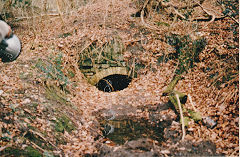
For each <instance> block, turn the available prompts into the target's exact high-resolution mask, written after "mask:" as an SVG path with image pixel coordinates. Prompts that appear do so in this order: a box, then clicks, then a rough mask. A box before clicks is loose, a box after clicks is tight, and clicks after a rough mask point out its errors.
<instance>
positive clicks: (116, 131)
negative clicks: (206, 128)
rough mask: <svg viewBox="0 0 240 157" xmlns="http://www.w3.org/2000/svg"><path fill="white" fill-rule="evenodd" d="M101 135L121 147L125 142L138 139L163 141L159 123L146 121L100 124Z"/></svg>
mask: <svg viewBox="0 0 240 157" xmlns="http://www.w3.org/2000/svg"><path fill="white" fill-rule="evenodd" d="M100 124H101V126H102V128H103V129H102V132H103V135H104V136H105V137H106V138H108V139H110V140H111V141H113V142H114V143H116V144H119V145H122V144H124V143H125V142H126V141H132V140H137V139H140V138H150V139H153V140H156V141H158V142H159V144H160V143H161V142H162V141H163V133H164V132H163V129H164V128H163V127H162V125H161V123H151V122H149V121H148V120H146V119H134V118H130V117H129V118H127V119H114V120H108V121H102V122H100Z"/></svg>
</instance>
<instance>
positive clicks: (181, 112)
mask: <svg viewBox="0 0 240 157" xmlns="http://www.w3.org/2000/svg"><path fill="white" fill-rule="evenodd" d="M176 98H177V102H178V107H179V110H180V116H181V123H182V132H183V135H182V141H184V138H185V135H186V133H185V126H184V119H183V111H182V105H181V103H180V99H179V95H178V94H176Z"/></svg>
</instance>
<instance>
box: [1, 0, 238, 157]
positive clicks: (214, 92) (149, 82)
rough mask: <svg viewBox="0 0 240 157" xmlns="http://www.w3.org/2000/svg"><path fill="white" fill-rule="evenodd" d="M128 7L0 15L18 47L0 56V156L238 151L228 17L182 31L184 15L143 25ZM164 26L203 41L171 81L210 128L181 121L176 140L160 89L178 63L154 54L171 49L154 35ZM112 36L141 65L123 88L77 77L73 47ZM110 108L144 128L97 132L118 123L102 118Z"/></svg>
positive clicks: (234, 44) (234, 57) (175, 120)
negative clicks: (11, 57) (10, 58)
mask: <svg viewBox="0 0 240 157" xmlns="http://www.w3.org/2000/svg"><path fill="white" fill-rule="evenodd" d="M207 2H208V1H207ZM207 2H206V4H205V5H207ZM138 9H139V8H138V6H137V5H136V4H135V3H134V2H132V1H130V0H129V1H128V0H126V1H114V3H112V2H108V3H107V5H106V4H105V3H104V4H103V3H102V2H95V3H92V4H87V5H86V6H83V7H82V8H80V9H79V11H78V12H77V13H72V15H64V16H63V17H62V19H61V18H60V16H56V17H55V16H54V17H51V16H48V17H42V18H34V19H27V20H22V21H20V22H19V23H17V24H16V23H11V22H9V23H10V24H11V26H12V28H13V30H14V32H15V34H17V35H18V37H19V38H20V39H21V42H22V53H21V55H20V56H19V58H18V59H17V60H16V61H14V62H12V63H0V64H1V66H0V67H1V68H0V73H1V77H0V87H1V88H0V98H1V99H0V101H1V103H0V107H1V113H0V116H1V121H0V137H1V139H0V145H1V147H0V156H11V155H12V156H19V155H22V156H84V155H85V156H141V155H142V156H154V155H158V156H171V155H173V156H186V155H194V156H199V155H202V156H214V155H219V156H222V155H227V156H238V154H239V87H238V86H239V80H238V75H239V70H238V67H239V59H238V57H239V54H238V52H239V50H238V41H234V34H233V31H232V30H231V28H232V27H231V26H232V25H233V24H234V20H232V19H231V18H228V17H226V18H223V19H220V20H216V21H213V22H211V23H209V24H208V25H206V23H208V22H209V21H208V22H206V21H202V22H197V28H196V30H194V31H192V32H191V30H193V28H192V27H193V25H192V23H191V25H190V24H189V23H188V22H186V21H183V20H179V21H177V22H176V23H173V26H170V25H171V24H170V25H169V24H168V23H169V21H167V19H166V21H164V22H162V25H161V23H160V25H159V26H158V28H159V30H154V29H150V28H149V27H147V25H146V23H150V22H152V21H150V20H149V21H148V19H149V18H147V17H146V18H145V20H146V21H145V22H146V23H145V24H144V23H143V21H141V17H132V16H131V15H132V14H135V13H136V12H137V11H138ZM158 15H159V14H158ZM159 20H162V19H159ZM194 29H195V28H194ZM237 29H238V28H237ZM190 32H191V33H190ZM189 33H190V34H189ZM169 34H178V35H182V36H184V35H190V36H191V38H192V39H198V38H199V37H201V38H205V39H206V41H207V43H206V46H205V47H204V49H203V51H202V52H201V53H200V54H199V62H196V63H194V67H193V68H191V69H189V70H188V72H187V73H185V74H184V78H183V79H182V80H180V81H179V82H178V84H177V86H176V87H175V89H176V90H178V91H181V92H183V93H186V94H188V96H191V98H192V102H193V103H191V102H190V100H189V99H188V100H187V102H186V104H185V107H186V108H188V109H193V106H192V104H194V106H195V108H196V109H197V110H198V111H199V112H200V113H201V114H202V115H204V116H207V117H211V119H212V120H213V121H215V122H216V123H217V124H216V126H214V127H213V128H211V127H208V126H206V125H205V124H204V123H203V122H197V123H196V122H194V121H191V122H189V124H188V126H186V127H185V129H186V136H185V140H183V141H182V140H181V137H182V129H181V123H180V121H179V114H178V113H177V112H175V111H174V109H173V108H172V107H171V104H169V99H168V96H163V91H164V89H165V88H166V87H167V86H168V84H169V83H170V81H171V80H172V78H173V76H174V74H175V71H176V69H177V66H178V64H179V62H178V60H177V59H169V60H168V61H167V60H166V61H160V60H159V58H161V56H165V57H166V58H168V57H169V56H170V54H171V53H173V52H175V49H174V48H173V47H172V46H171V45H169V44H168V43H167V42H166V40H163V38H164V37H165V36H166V35H169ZM116 36H117V37H118V38H121V40H122V42H123V43H124V46H125V48H126V49H125V50H126V51H125V52H124V57H125V59H126V60H130V59H132V58H135V59H136V61H138V62H139V63H143V64H144V65H145V68H143V69H141V70H140V72H139V75H138V76H137V77H136V78H133V79H132V82H131V83H130V85H129V86H128V88H126V89H124V90H121V91H117V92H111V93H106V92H103V91H99V90H98V89H97V88H96V87H95V86H92V85H90V84H89V83H88V82H87V80H86V79H85V77H84V75H83V74H82V73H81V71H80V69H79V67H78V54H79V53H81V52H82V51H83V49H84V48H85V47H86V46H89V45H90V44H91V43H93V42H97V43H99V45H101V43H105V42H109V41H110V40H112V39H114V38H115V37H116ZM109 114H110V115H109ZM109 117H110V118H109ZM111 117H114V118H116V119H117V118H119V119H118V120H119V121H120V122H123V123H125V124H126V123H131V124H133V125H141V126H143V125H144V126H143V127H145V130H148V132H144V131H143V133H140V134H138V136H139V137H138V138H137V139H131V136H135V135H133V134H131V135H130V136H128V135H126V136H125V135H123V136H122V135H121V138H125V139H126V140H125V141H123V144H118V143H117V142H116V141H114V140H112V139H111V138H110V136H109V137H108V136H105V135H104V131H105V134H106V128H105V127H106V126H107V125H109V126H110V129H111V127H112V125H114V127H115V132H117V129H119V127H118V126H115V125H118V124H119V123H118V122H113V123H114V124H111V125H110V124H109V123H107V122H106V121H108V120H109V119H111ZM123 117H124V118H123ZM126 119H127V121H124V120H126ZM132 120H133V121H132ZM137 122H139V123H137ZM115 123H117V124H115ZM154 124H155V125H161V126H159V127H156V126H155V125H154ZM119 125H120V124H119ZM121 125H122V124H121ZM129 125H130V124H129ZM129 125H128V127H130V126H131V125H130V126H129ZM149 128H156V129H157V130H158V129H159V130H158V131H159V132H162V133H161V135H158V134H159V133H158V132H156V130H149ZM125 129H127V127H126V128H125ZM133 129H135V128H133ZM130 132H131V131H130ZM107 134H109V135H110V134H111V132H108V133H107ZM146 134H151V135H152V136H148V135H146ZM116 136H120V135H118V134H117V135H116ZM140 137H141V138H140ZM160 137H161V140H159V139H158V138H160ZM115 138H117V137H115Z"/></svg>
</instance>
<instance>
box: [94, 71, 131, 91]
mask: <svg viewBox="0 0 240 157" xmlns="http://www.w3.org/2000/svg"><path fill="white" fill-rule="evenodd" d="M131 80H132V78H130V77H129V76H128V75H120V74H114V75H109V76H107V77H104V78H102V79H101V80H100V81H99V82H98V83H97V84H96V87H97V88H98V89H99V90H101V91H104V92H115V91H119V90H123V89H124V88H127V87H128V85H129V83H130V82H131Z"/></svg>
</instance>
